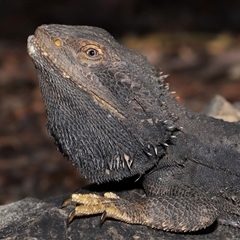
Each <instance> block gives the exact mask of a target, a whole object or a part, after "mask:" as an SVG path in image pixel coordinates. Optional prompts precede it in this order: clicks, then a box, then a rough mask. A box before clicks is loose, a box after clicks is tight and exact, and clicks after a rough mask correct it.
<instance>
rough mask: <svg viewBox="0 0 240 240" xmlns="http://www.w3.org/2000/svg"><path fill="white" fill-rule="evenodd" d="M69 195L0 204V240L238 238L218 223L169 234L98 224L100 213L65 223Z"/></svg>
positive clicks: (126, 194) (236, 232) (111, 222)
mask: <svg viewBox="0 0 240 240" xmlns="http://www.w3.org/2000/svg"><path fill="white" fill-rule="evenodd" d="M118 194H119V195H120V196H121V197H126V198H128V199H129V197H136V195H138V197H139V194H140V195H142V194H143V192H142V191H141V190H132V191H130V192H128V191H123V192H119V193H118ZM66 197H68V196H67V195H66V196H59V197H55V198H51V199H45V200H40V199H35V198H25V199H23V200H21V201H18V202H15V203H11V204H8V205H4V206H1V207H0V239H59V240H61V239H98V240H99V239H106V240H108V239H114V240H117V239H135V240H137V239H150V240H151V239H152V240H153V239H180V240H181V239H184V240H185V239H186V240H190V239H208V240H211V239H238V238H239V236H240V229H238V228H233V227H228V226H223V225H220V224H219V225H218V224H217V223H215V224H214V225H213V226H211V227H209V228H208V229H205V230H203V231H199V232H195V233H186V234H182V233H170V232H164V231H160V230H155V229H151V228H149V227H145V226H139V225H129V224H126V223H122V222H119V221H114V220H111V219H108V220H106V221H105V223H104V224H103V225H102V226H100V216H92V217H86V218H85V217H84V218H76V219H74V221H73V222H72V223H71V224H70V225H69V227H68V226H67V223H66V220H67V218H68V214H69V213H70V211H71V210H72V209H73V206H69V207H67V208H65V209H61V203H62V201H63V200H64V199H65V198H66Z"/></svg>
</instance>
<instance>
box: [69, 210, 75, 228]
mask: <svg viewBox="0 0 240 240" xmlns="http://www.w3.org/2000/svg"><path fill="white" fill-rule="evenodd" d="M76 216H77V215H76V211H75V210H73V211H71V212H70V214H69V216H68V220H67V227H68V226H69V224H70V223H71V222H72V220H73V219H74V218H75V217H76Z"/></svg>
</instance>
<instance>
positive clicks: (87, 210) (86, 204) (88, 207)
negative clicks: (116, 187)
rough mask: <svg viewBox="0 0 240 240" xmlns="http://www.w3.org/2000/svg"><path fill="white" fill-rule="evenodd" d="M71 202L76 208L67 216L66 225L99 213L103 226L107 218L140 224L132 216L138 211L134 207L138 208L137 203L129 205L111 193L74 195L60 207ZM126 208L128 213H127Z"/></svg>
mask: <svg viewBox="0 0 240 240" xmlns="http://www.w3.org/2000/svg"><path fill="white" fill-rule="evenodd" d="M72 202H73V203H76V204H77V206H76V207H75V209H74V210H73V211H72V212H71V213H70V214H69V218H68V224H69V223H71V222H72V221H73V219H74V218H75V217H80V216H88V215H95V214H101V213H102V216H101V224H103V223H104V221H105V220H106V219H107V218H114V219H118V220H121V221H124V222H127V223H135V224H140V221H139V219H138V217H137V216H136V214H134V212H138V211H139V209H136V207H137V208H139V207H140V206H137V203H131V202H129V201H127V200H125V199H122V198H120V197H119V196H117V195H116V194H115V193H112V192H106V193H105V194H104V196H99V195H96V194H76V193H75V194H72V196H71V197H70V198H68V199H66V200H65V201H64V202H63V204H62V207H65V206H67V205H68V204H70V203H72ZM128 207H129V211H127V208H128ZM131 210H132V211H131Z"/></svg>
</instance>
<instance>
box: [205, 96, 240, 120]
mask: <svg viewBox="0 0 240 240" xmlns="http://www.w3.org/2000/svg"><path fill="white" fill-rule="evenodd" d="M203 113H204V114H206V115H208V116H211V117H214V118H219V119H223V120H224V121H228V122H237V121H240V110H239V109H237V108H236V107H235V106H233V105H232V104H231V103H229V102H228V101H227V100H226V99H225V98H223V97H222V96H220V95H216V96H215V97H214V98H213V99H212V100H211V102H210V104H209V105H208V106H207V107H206V108H205V110H204V111H203Z"/></svg>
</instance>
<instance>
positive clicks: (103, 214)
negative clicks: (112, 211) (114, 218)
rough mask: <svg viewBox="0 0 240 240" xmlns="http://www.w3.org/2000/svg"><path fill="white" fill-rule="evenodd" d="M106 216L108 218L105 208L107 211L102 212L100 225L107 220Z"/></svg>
mask: <svg viewBox="0 0 240 240" xmlns="http://www.w3.org/2000/svg"><path fill="white" fill-rule="evenodd" d="M106 218H107V211H106V210H105V211H104V212H103V213H102V216H101V218H100V226H102V225H103V223H104V222H105V220H106Z"/></svg>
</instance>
